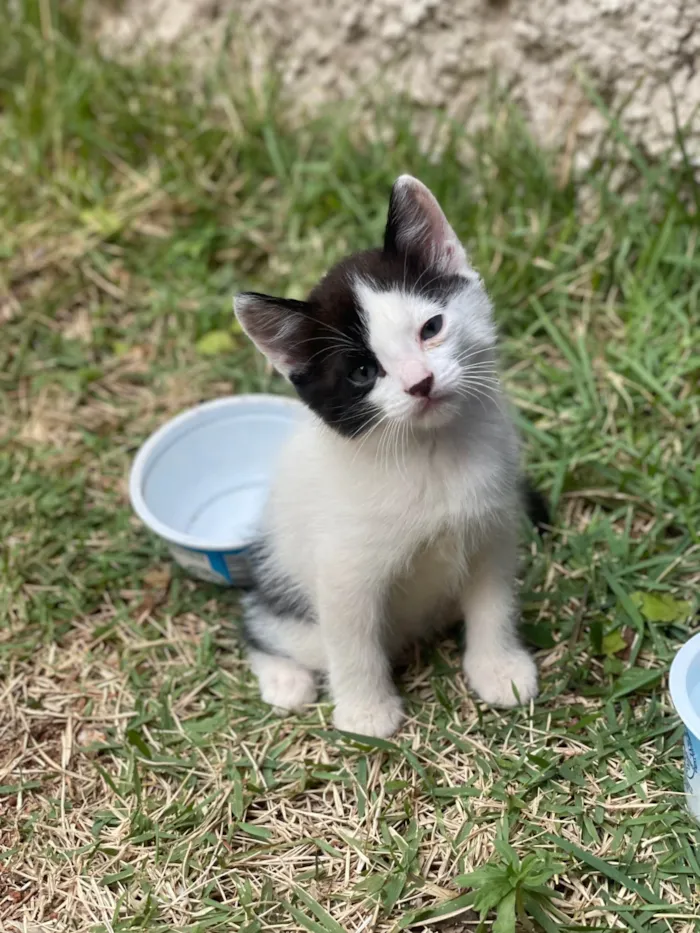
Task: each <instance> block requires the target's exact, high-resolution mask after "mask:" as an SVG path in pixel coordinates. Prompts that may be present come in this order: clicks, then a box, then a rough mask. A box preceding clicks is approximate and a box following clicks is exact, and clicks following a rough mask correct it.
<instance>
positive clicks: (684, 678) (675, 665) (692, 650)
mask: <svg viewBox="0 0 700 933" xmlns="http://www.w3.org/2000/svg"><path fill="white" fill-rule="evenodd" d="M698 654H700V632H697V633H696V634H695V635H693V636H692V638H689V639H688V641H687V642H685V644H684V645H681V647H680V648H679V649H678V652H677V653H676V656H675V657H674V659H673V661H672V662H671V670H670V673H669V677H668V687H669V693H670V694H671V701H672V702H673V705H674V706H675V708H676V712H677V713H678V715H679V716H680V718H681V720H682V721H683V724H684V725H685V727H686V728H687V729H688V731H689V732H692V734H693V735H694V736H696V738H700V714H698V711H697V710H696V709H695V708H694V707H693V705H692V703H691V702H690V697H689V695H688V686H687V685H688V669H689V668H690V665H691V663H692V662H693V660H694V658H695V657H696V656H697V655H698Z"/></svg>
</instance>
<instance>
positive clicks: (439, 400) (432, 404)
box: [416, 392, 454, 418]
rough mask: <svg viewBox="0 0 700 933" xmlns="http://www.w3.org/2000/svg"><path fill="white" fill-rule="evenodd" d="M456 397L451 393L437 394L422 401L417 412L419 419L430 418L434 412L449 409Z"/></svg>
mask: <svg viewBox="0 0 700 933" xmlns="http://www.w3.org/2000/svg"><path fill="white" fill-rule="evenodd" d="M453 398H454V396H453V395H452V393H450V392H437V393H435V395H431V396H429V397H428V398H424V399H421V402H420V405H419V406H418V409H417V411H416V414H417V415H418V417H419V418H423V417H428V416H430V415H432V414H433V413H434V412H437V411H439V410H440V409H444V408H446V407H447V404H448V403H449V402H450V401H452V399H453Z"/></svg>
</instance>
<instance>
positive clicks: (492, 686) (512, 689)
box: [464, 647, 537, 707]
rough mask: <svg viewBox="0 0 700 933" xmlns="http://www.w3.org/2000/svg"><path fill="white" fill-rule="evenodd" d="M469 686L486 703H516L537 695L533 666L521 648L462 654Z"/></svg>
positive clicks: (501, 704)
mask: <svg viewBox="0 0 700 933" xmlns="http://www.w3.org/2000/svg"><path fill="white" fill-rule="evenodd" d="M464 673H465V676H466V678H467V682H468V683H469V686H470V687H471V688H472V689H473V690H474V692H475V693H477V694H478V695H479V697H480V698H481V699H482V700H483V701H484V703H488V704H489V706H503V707H509V706H517V705H518V704H519V703H527V702H529V701H530V700H531V699H532V698H533V697H536V696H537V667H536V666H535V662H534V661H533V660H532V658H531V657H530V655H529V654H528V652H527V651H525V649H524V648H520V647H517V648H511V649H509V650H508V651H504V652H503V653H502V654H470V653H469V651H467V652H466V654H465V655H464Z"/></svg>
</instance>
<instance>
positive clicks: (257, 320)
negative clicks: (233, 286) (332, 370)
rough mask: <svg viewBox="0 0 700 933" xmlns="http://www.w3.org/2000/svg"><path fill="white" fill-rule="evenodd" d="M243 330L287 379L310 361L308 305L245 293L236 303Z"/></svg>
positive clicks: (301, 302)
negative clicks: (307, 346) (307, 344)
mask: <svg viewBox="0 0 700 933" xmlns="http://www.w3.org/2000/svg"><path fill="white" fill-rule="evenodd" d="M233 309H234V311H235V312H236V317H237V318H238V320H239V321H240V323H241V327H242V328H243V330H244V331H245V332H246V334H248V336H249V337H250V339H251V340H252V341H253V343H254V344H255V346H256V347H257V348H258V350H260V351H261V353H264V354H265V356H266V357H267V358H268V360H269V361H270V362H271V363H272V365H273V366H274V367H275V369H276V370H277V371H278V372H280V373H282V375H283V376H285V377H286V378H288V379H289V378H290V377H291V375H292V374H293V373H295V372H297V371H299V370H301V369H303V367H304V363H305V361H306V360H307V359H308V350H307V349H306V343H307V341H306V333H307V330H308V326H309V317H308V315H309V305H308V304H307V303H306V302H305V301H294V300H292V299H291V298H273V297H272V296H270V295H260V294H258V293H257V292H242V293H241V294H240V295H236V297H235V298H234V299H233Z"/></svg>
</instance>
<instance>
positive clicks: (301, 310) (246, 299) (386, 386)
mask: <svg viewBox="0 0 700 933" xmlns="http://www.w3.org/2000/svg"><path fill="white" fill-rule="evenodd" d="M235 310H236V314H237V316H238V319H239V321H240V322H241V325H242V326H243V328H244V329H245V331H246V332H247V333H248V335H249V336H250V338H251V339H252V340H253V341H254V343H255V344H256V345H257V346H258V348H259V349H260V350H261V351H262V352H263V353H264V354H265V355H266V356H267V357H268V359H269V360H270V361H271V362H272V364H273V365H274V366H275V367H276V368H277V369H278V370H279V371H280V372H281V373H282V374H283V375H284V376H286V377H287V378H288V379H289V380H290V382H291V383H292V384H293V385H294V386H295V388H296V390H297V392H298V394H299V396H300V397H301V399H302V400H303V401H304V402H305V403H306V404H307V405H308V406H309V408H311V409H312V410H313V411H314V412H316V414H317V415H319V416H320V417H321V418H322V419H323V420H324V421H325V422H326V424H328V425H330V426H331V427H333V428H335V429H336V430H337V431H339V432H340V433H341V434H345V435H347V436H358V435H360V434H362V433H364V431H365V430H367V429H368V428H370V427H372V426H373V425H375V424H378V423H380V422H381V423H386V422H401V423H408V424H410V425H411V426H412V427H413V428H415V429H416V430H418V429H433V428H435V427H439V426H441V425H444V424H446V423H448V422H449V421H450V420H451V419H452V418H454V417H455V416H456V415H457V414H458V413H459V412H460V411H461V410H462V409H463V407H464V405H465V404H466V402H467V401H468V399H469V398H476V397H481V396H483V395H489V394H490V388H491V387H492V386H493V385H494V368H493V366H494V346H495V341H496V332H495V328H494V325H493V320H492V315H491V304H490V302H489V299H488V297H487V295H486V292H485V290H484V287H483V284H482V282H481V280H480V279H479V276H478V275H477V274H476V272H475V271H474V270H473V269H472V268H471V266H470V265H469V262H468V260H467V256H466V253H465V251H464V248H463V247H462V245H461V244H460V242H459V240H458V239H457V237H456V235H455V233H454V231H453V230H452V228H451V227H450V225H449V223H448V222H447V218H446V217H445V215H444V214H443V212H442V210H441V209H440V205H439V204H438V202H437V201H436V200H435V198H434V197H433V195H432V194H431V192H430V191H429V190H428V189H427V188H426V187H425V185H423V184H422V183H421V182H419V181H418V180H417V179H415V178H412V177H411V176H410V175H402V176H401V177H400V178H399V179H398V180H397V181H396V183H395V184H394V187H393V189H392V192H391V202H390V204H389V217H388V220H387V225H386V231H385V234H384V246H383V248H382V249H375V250H367V251H366V252H362V253H357V254H355V255H353V256H350V257H349V258H347V259H344V260H343V261H342V262H339V263H338V264H337V265H336V266H334V267H333V268H332V269H331V270H330V272H328V273H327V275H326V276H325V277H324V278H323V279H322V280H321V281H320V282H319V284H318V285H317V286H316V287H315V288H314V290H313V291H312V292H311V294H310V295H309V297H308V299H307V300H306V301H291V300H289V299H284V298H272V297H270V296H268V295H259V294H257V293H253V292H245V293H243V294H241V295H238V296H237V297H236V299H235Z"/></svg>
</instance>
